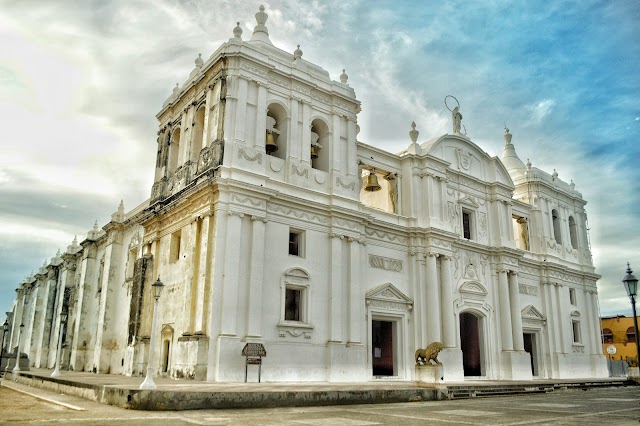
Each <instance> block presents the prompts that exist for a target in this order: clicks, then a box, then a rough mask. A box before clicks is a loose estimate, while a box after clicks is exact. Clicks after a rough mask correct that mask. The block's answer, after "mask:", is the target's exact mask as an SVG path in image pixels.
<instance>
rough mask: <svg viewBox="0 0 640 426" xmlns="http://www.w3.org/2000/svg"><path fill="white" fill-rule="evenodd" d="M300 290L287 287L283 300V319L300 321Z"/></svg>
mask: <svg viewBox="0 0 640 426" xmlns="http://www.w3.org/2000/svg"><path fill="white" fill-rule="evenodd" d="M301 294H302V290H297V289H293V288H287V292H286V295H285V301H284V319H285V321H300V299H301Z"/></svg>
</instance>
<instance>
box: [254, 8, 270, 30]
mask: <svg viewBox="0 0 640 426" xmlns="http://www.w3.org/2000/svg"><path fill="white" fill-rule="evenodd" d="M258 10H259V11H258V13H256V22H257V23H258V25H264V24H266V23H267V19H268V18H269V15H267V14H266V13H264V5H263V4H261V5H260V7H259V8H258Z"/></svg>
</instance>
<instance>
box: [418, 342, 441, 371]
mask: <svg viewBox="0 0 640 426" xmlns="http://www.w3.org/2000/svg"><path fill="white" fill-rule="evenodd" d="M441 350H442V343H440V342H433V343H431V344H430V345H429V346H427V347H426V348H425V349H418V350H417V351H416V365H424V364H429V365H433V364H432V363H431V361H435V365H442V363H441V362H440V361H438V354H439V353H440V351H441Z"/></svg>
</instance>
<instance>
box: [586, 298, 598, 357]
mask: <svg viewBox="0 0 640 426" xmlns="http://www.w3.org/2000/svg"><path fill="white" fill-rule="evenodd" d="M584 296H585V299H586V300H587V301H588V305H587V306H588V309H589V317H590V318H591V324H590V327H589V328H590V329H591V337H592V342H593V343H592V349H591V353H592V354H593V355H602V339H601V337H600V335H601V333H602V332H601V331H600V330H601V326H600V320H599V315H598V294H597V292H596V291H594V290H585V294H584Z"/></svg>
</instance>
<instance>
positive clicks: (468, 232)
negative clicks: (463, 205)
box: [462, 210, 473, 240]
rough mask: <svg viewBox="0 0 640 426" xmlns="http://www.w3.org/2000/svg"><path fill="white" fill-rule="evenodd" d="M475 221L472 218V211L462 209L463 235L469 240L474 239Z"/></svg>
mask: <svg viewBox="0 0 640 426" xmlns="http://www.w3.org/2000/svg"><path fill="white" fill-rule="evenodd" d="M472 232H473V221H472V218H471V212H469V211H467V210H462V236H463V237H464V238H466V239H467V240H471V239H472Z"/></svg>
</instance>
